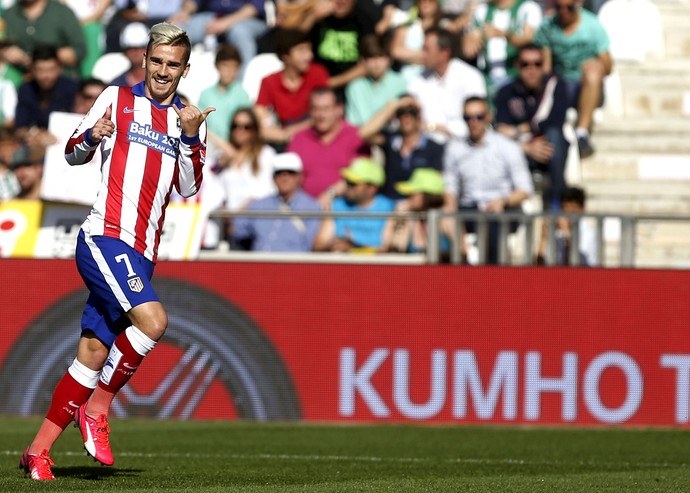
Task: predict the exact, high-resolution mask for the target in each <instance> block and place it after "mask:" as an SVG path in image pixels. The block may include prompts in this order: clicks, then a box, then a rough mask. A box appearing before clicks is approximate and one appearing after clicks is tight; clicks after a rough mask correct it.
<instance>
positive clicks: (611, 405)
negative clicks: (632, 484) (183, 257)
mask: <svg viewBox="0 0 690 493" xmlns="http://www.w3.org/2000/svg"><path fill="white" fill-rule="evenodd" d="M0 282H2V284H3V286H5V289H4V290H3V297H2V299H0V311H1V313H2V317H0V395H2V396H3V398H2V399H0V413H4V414H11V415H40V414H43V413H44V412H45V410H46V409H47V406H48V402H49V399H50V395H51V392H52V389H53V387H54V385H55V383H56V382H57V380H58V379H59V378H60V377H61V375H62V374H63V373H64V371H65V369H66V368H67V366H68V365H69V364H70V362H71V360H72V358H73V357H74V350H75V348H76V344H77V339H78V333H79V330H78V327H79V325H80V318H81V310H82V307H83V303H84V301H85V299H86V291H85V290H84V288H83V286H82V282H81V280H80V278H79V276H78V273H77V271H76V268H75V265H74V262H73V261H72V260H36V259H4V260H0ZM155 286H156V289H157V291H158V292H159V294H160V296H161V299H162V301H163V303H164V305H165V306H166V309H167V311H168V313H169V320H170V326H169V329H168V332H167V333H166V336H165V338H164V339H163V341H162V342H161V343H160V344H159V345H158V346H157V348H156V349H155V350H154V351H153V352H152V353H151V354H150V355H149V356H148V357H147V358H146V359H145V361H144V363H143V364H142V366H141V368H140V370H139V372H138V373H137V374H136V375H135V377H134V379H133V380H132V381H131V382H130V384H129V385H128V386H127V387H126V389H123V392H121V393H120V394H119V396H118V398H117V399H116V401H115V403H114V413H115V415H116V416H120V417H127V416H149V417H157V418H176V419H238V418H242V419H250V420H260V421H263V420H306V421H317V422H318V421H329V422H375V423H377V422H380V423H388V422H408V423H411V422H414V423H457V424H477V423H492V424H538V425H574V426H591V425H606V426H611V425H624V426H674V427H687V426H688V422H689V421H690V342H689V341H690V339H688V337H687V325H688V320H690V272H689V271H671V270H641V269H597V268H595V269H571V268H559V267H554V268H550V269H543V268H532V267H524V268H509V267H498V266H497V267H472V266H433V265H432V266H430V265H347V264H312V263H267V262H226V261H222V262H221V261H197V262H173V261H167V262H166V261H164V262H160V263H159V265H158V267H157V271H156V280H155Z"/></svg>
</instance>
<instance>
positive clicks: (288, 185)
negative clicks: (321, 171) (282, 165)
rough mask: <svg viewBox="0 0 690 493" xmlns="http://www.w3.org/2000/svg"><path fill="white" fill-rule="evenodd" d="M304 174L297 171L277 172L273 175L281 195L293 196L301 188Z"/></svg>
mask: <svg viewBox="0 0 690 493" xmlns="http://www.w3.org/2000/svg"><path fill="white" fill-rule="evenodd" d="M301 179H302V174H301V173H297V172H295V171H286V170H283V171H277V172H276V173H273V181H275V184H276V188H277V189H278V193H279V194H280V195H292V194H293V193H295V192H296V191H297V189H298V188H299V184H300V181H301Z"/></svg>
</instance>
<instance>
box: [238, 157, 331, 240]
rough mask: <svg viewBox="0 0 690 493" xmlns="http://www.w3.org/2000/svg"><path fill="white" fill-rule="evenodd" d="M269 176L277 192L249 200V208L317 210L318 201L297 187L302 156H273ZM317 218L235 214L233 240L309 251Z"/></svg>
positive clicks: (316, 228)
mask: <svg viewBox="0 0 690 493" xmlns="http://www.w3.org/2000/svg"><path fill="white" fill-rule="evenodd" d="M273 180H274V181H275V184H276V189H277V190H278V193H277V194H275V195H271V196H268V197H265V198H263V199H259V200H256V201H254V202H252V203H251V204H250V205H249V207H248V208H247V210H249V211H285V212H289V211H309V212H317V211H320V210H321V207H320V206H319V203H318V202H317V201H316V200H314V199H313V198H312V197H310V196H309V195H307V194H306V193H304V192H303V191H302V189H301V188H300V182H301V180H302V160H301V159H300V158H299V156H298V155H297V154H295V153H294V152H286V153H284V154H277V155H276V156H275V157H274V158H273ZM320 224H321V220H320V219H318V218H304V219H303V218H301V217H299V216H292V217H269V218H259V217H242V216H240V217H238V218H236V219H235V228H234V231H233V239H234V244H235V245H239V246H240V247H241V248H242V249H243V250H253V251H255V252H310V251H311V250H312V248H313V246H314V240H315V238H316V233H317V231H318V230H319V226H320Z"/></svg>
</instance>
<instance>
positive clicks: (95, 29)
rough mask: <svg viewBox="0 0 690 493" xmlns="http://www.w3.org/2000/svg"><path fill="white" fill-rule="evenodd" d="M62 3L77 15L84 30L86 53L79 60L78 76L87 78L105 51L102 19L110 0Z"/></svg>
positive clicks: (79, 0)
mask: <svg viewBox="0 0 690 493" xmlns="http://www.w3.org/2000/svg"><path fill="white" fill-rule="evenodd" d="M64 3H65V4H66V5H67V6H68V7H69V8H70V9H72V12H74V15H76V16H77V19H78V20H79V23H80V24H81V28H82V31H83V32H84V42H85V43H86V55H85V56H84V59H83V60H82V61H81V66H80V76H81V77H80V78H82V79H88V78H89V77H91V72H92V71H93V67H94V65H96V62H97V61H98V59H99V58H100V57H101V56H102V55H103V53H104V52H105V42H104V38H105V28H104V25H103V22H102V20H103V17H104V15H105V13H106V11H107V10H108V8H109V7H110V5H111V3H112V0H92V1H90V2H84V1H83V0H65V1H64Z"/></svg>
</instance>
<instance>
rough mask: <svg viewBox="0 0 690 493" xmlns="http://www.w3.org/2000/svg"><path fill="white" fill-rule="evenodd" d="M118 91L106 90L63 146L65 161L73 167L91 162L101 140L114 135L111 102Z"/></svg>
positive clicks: (112, 87) (113, 89)
mask: <svg viewBox="0 0 690 493" xmlns="http://www.w3.org/2000/svg"><path fill="white" fill-rule="evenodd" d="M118 90H119V89H118V88H117V87H114V86H110V87H108V88H106V89H105V90H104V91H103V92H102V93H101V95H100V96H98V99H96V101H95V102H94V103H93V106H92V107H91V109H90V110H89V112H88V113H87V114H86V116H84V118H83V119H82V121H81V122H80V123H79V126H78V127H77V129H76V130H75V131H74V133H73V134H72V136H71V137H70V138H69V140H68V141H67V144H66V145H65V159H66V160H67V162H68V163H69V164H70V165H72V166H74V165H79V164H85V163H88V162H89V161H91V159H92V158H93V155H94V153H95V151H96V149H97V148H98V146H99V145H100V144H101V142H102V141H103V139H106V138H111V137H112V136H113V134H114V133H115V123H114V115H113V114H112V108H113V102H114V101H115V95H116V94H117V91H118Z"/></svg>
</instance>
